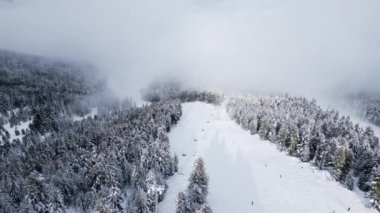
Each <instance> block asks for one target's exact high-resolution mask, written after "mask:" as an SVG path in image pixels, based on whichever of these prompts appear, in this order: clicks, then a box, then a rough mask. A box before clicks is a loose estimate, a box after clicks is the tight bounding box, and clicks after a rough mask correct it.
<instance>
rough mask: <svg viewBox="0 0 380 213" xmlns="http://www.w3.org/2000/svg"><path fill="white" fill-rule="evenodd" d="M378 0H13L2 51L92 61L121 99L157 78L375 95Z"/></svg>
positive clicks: (4, 7)
mask: <svg viewBox="0 0 380 213" xmlns="http://www.w3.org/2000/svg"><path fill="white" fill-rule="evenodd" d="M378 11H380V1H378V0H363V1H354V0H329V1H328V0H321V1H311V0H310V1H309V0H306V1H304V0H285V1H274V0H269V1H263V0H262V1H260V0H253V1H248V0H235V1H227V0H219V1H217V0H211V1H200V0H188V1H174V0H162V1H153V0H141V1H128V0H125V1H122V0H114V1H100V0H91V1H90V0H82V1H74V0H65V1H63V0H49V1H48V0H45V1H43V0H35V1H28V0H15V1H4V2H1V3H0V48H4V49H9V50H15V51H20V52H27V53H32V54H37V55H42V56H49V57H54V58H62V59H65V60H75V61H83V62H86V63H91V64H93V65H95V66H97V67H98V68H99V69H100V70H101V71H102V72H103V73H105V74H106V75H107V76H108V78H109V82H110V85H111V87H112V88H113V89H114V91H115V92H116V93H117V94H119V95H120V96H124V95H130V96H134V97H136V96H138V95H139V91H140V89H141V88H142V87H144V86H145V85H146V84H147V83H149V82H150V81H152V80H154V79H156V78H165V77H170V78H179V79H180V80H182V82H185V83H186V84H187V85H191V86H199V87H207V88H222V89H227V90H233V91H261V92H290V93H298V94H309V95H321V94H326V93H331V92H332V91H339V92H352V91H358V90H365V91H380V84H379V81H380V70H379V68H380V60H379V58H380V52H379V50H380V40H379V38H380V24H379V21H380V13H378Z"/></svg>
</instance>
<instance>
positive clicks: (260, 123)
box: [227, 96, 380, 208]
mask: <svg viewBox="0 0 380 213" xmlns="http://www.w3.org/2000/svg"><path fill="white" fill-rule="evenodd" d="M227 110H228V112H229V114H230V116H231V117H232V118H233V119H234V120H235V121H236V122H237V123H238V124H240V125H241V126H242V127H243V128H244V129H247V130H250V132H251V134H259V135H260V137H261V138H263V139H266V140H269V141H271V142H273V143H276V144H277V146H278V147H279V149H281V150H284V151H286V152H288V153H289V154H290V155H292V156H296V157H299V158H300V159H301V160H302V161H304V162H312V163H313V164H314V165H316V166H317V167H319V168H320V169H324V170H328V171H329V172H330V173H331V174H332V176H333V177H334V178H335V179H336V180H337V181H339V182H341V183H342V184H343V185H344V186H346V187H347V188H349V189H353V188H354V187H356V186H357V187H358V188H359V189H360V190H363V191H365V192H367V193H368V196H369V197H370V198H371V199H372V202H373V205H374V206H375V207H377V208H379V201H380V193H379V191H380V188H379V185H380V184H379V175H380V173H379V171H380V170H379V169H380V168H379V162H380V158H379V139H378V137H376V136H375V134H374V131H373V130H372V129H371V128H370V127H367V128H365V129H363V128H361V127H360V126H359V125H358V124H353V123H352V122H351V120H350V118H349V117H345V116H341V115H339V113H338V112H337V111H334V110H323V109H322V108H321V107H320V106H319V105H317V103H316V102H315V101H314V100H313V101H309V100H308V99H306V98H303V97H291V96H244V97H243V96H242V97H233V98H231V100H230V101H229V102H228V103H227Z"/></svg>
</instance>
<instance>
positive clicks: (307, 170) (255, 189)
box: [159, 102, 376, 213]
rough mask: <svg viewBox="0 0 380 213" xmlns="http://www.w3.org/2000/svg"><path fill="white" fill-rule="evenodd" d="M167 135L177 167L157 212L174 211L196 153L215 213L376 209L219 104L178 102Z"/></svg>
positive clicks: (363, 211) (361, 212) (363, 212)
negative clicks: (201, 161) (245, 127)
mask: <svg viewBox="0 0 380 213" xmlns="http://www.w3.org/2000/svg"><path fill="white" fill-rule="evenodd" d="M169 139H170V143H171V151H172V153H176V154H177V155H178V159H179V165H178V167H179V171H178V173H176V174H175V175H174V176H173V177H170V178H169V179H168V181H167V183H168V185H169V189H168V191H167V193H166V195H165V199H164V200H163V201H162V202H161V203H160V204H159V212H162V213H174V212H175V206H176V198H177V195H178V193H179V192H180V191H183V190H185V189H186V187H187V185H188V179H189V177H190V173H191V171H192V169H193V162H194V160H195V159H196V158H198V157H202V158H203V159H204V160H205V164H206V172H207V174H208V175H209V178H210V182H209V195H208V202H209V205H210V206H211V208H212V209H213V210H214V212H215V213H224V212H225V213H231V212H237V213H245V212H260V213H272V212H273V213H278V212H282V213H288V212H289V213H308V212H310V213H331V212H335V213H340V212H347V210H348V208H350V212H354V213H356V212H358V213H366V212H373V213H375V212H376V211H374V210H373V209H370V208H367V207H365V205H364V204H363V203H362V201H361V199H360V197H359V196H358V195H357V194H356V193H354V192H352V191H349V190H347V189H345V188H343V187H342V186H341V185H340V184H339V183H337V182H335V181H333V180H332V178H331V177H330V175H329V174H328V173H327V172H324V171H319V170H316V169H315V168H313V167H312V166H310V165H309V164H307V163H302V162H300V161H299V160H298V159H297V158H293V157H290V156H287V155H286V154H285V153H282V152H280V151H278V149H277V148H276V147H275V145H274V144H272V143H270V142H268V141H262V140H260V138H259V137H258V136H257V135H250V134H249V132H248V131H245V130H243V129H242V128H241V127H240V126H238V125H237V124H236V123H235V122H234V121H232V120H231V119H230V118H229V116H228V115H227V113H226V111H225V109H224V107H223V106H220V107H216V106H212V105H209V104H205V103H199V102H195V103H186V104H183V115H182V118H181V120H180V122H179V123H178V125H177V126H176V127H175V128H174V129H173V130H172V132H170V133H169ZM252 202H253V203H252Z"/></svg>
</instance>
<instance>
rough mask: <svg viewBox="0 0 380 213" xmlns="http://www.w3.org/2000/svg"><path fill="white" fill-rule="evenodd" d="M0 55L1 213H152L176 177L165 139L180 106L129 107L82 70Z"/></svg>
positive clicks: (165, 103)
mask: <svg viewBox="0 0 380 213" xmlns="http://www.w3.org/2000/svg"><path fill="white" fill-rule="evenodd" d="M0 56H1V57H0V73H1V78H0V79H1V84H0V98H1V104H2V105H1V127H2V128H3V129H2V135H3V138H2V141H1V143H0V171H1V174H0V212H66V211H67V210H70V209H72V210H75V211H79V212H94V211H96V212H121V211H129V212H153V211H154V210H155V206H156V202H157V200H156V199H162V196H163V194H164V192H165V190H166V188H167V186H166V184H165V178H167V177H168V176H170V175H172V174H173V173H174V172H175V171H176V158H175V157H174V155H173V154H172V153H169V146H170V145H169V141H168V138H167V136H166V134H167V132H168V131H169V130H170V128H171V127H172V125H174V124H175V123H176V122H177V121H178V120H179V118H180V116H181V107H180V103H179V102H178V101H166V102H158V103H154V104H150V105H148V106H143V107H140V108H136V107H134V104H133V103H132V102H131V101H130V100H128V99H126V100H124V101H122V102H120V101H117V100H116V99H112V98H111V97H109V94H108V93H107V92H108V91H107V88H106V86H105V82H104V81H102V80H99V79H97V78H95V77H90V75H89V72H91V70H86V69H85V68H86V67H80V66H76V65H70V64H66V63H61V62H53V61H50V60H47V59H42V58H39V57H35V56H29V55H23V54H16V53H11V52H7V51H2V52H1V53H0ZM93 76H95V75H93ZM105 94H107V95H105ZM92 107H96V108H97V114H96V115H93V116H84V115H86V114H88V113H90V111H91V108H92ZM73 115H75V116H77V117H78V118H79V119H72V116H73ZM25 121H30V126H25V125H24V126H23V127H24V128H25V129H22V131H21V130H18V129H16V131H21V133H20V132H19V133H18V134H17V133H15V134H13V133H9V132H7V130H6V129H5V128H4V126H15V127H16V128H17V127H19V126H18V125H19V124H20V123H25ZM21 126H22V125H20V127H21ZM10 135H18V136H20V137H17V139H14V140H10V139H11V138H10ZM158 195H159V196H158ZM173 202H174V201H173Z"/></svg>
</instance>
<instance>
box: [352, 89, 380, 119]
mask: <svg viewBox="0 0 380 213" xmlns="http://www.w3.org/2000/svg"><path fill="white" fill-rule="evenodd" d="M345 105H348V108H349V109H352V110H353V111H354V112H355V113H356V114H357V115H358V116H359V117H361V118H363V119H365V120H367V121H369V122H371V123H372V124H374V125H376V126H380V95H379V94H367V93H358V94H355V95H349V96H348V97H346V100H345Z"/></svg>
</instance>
